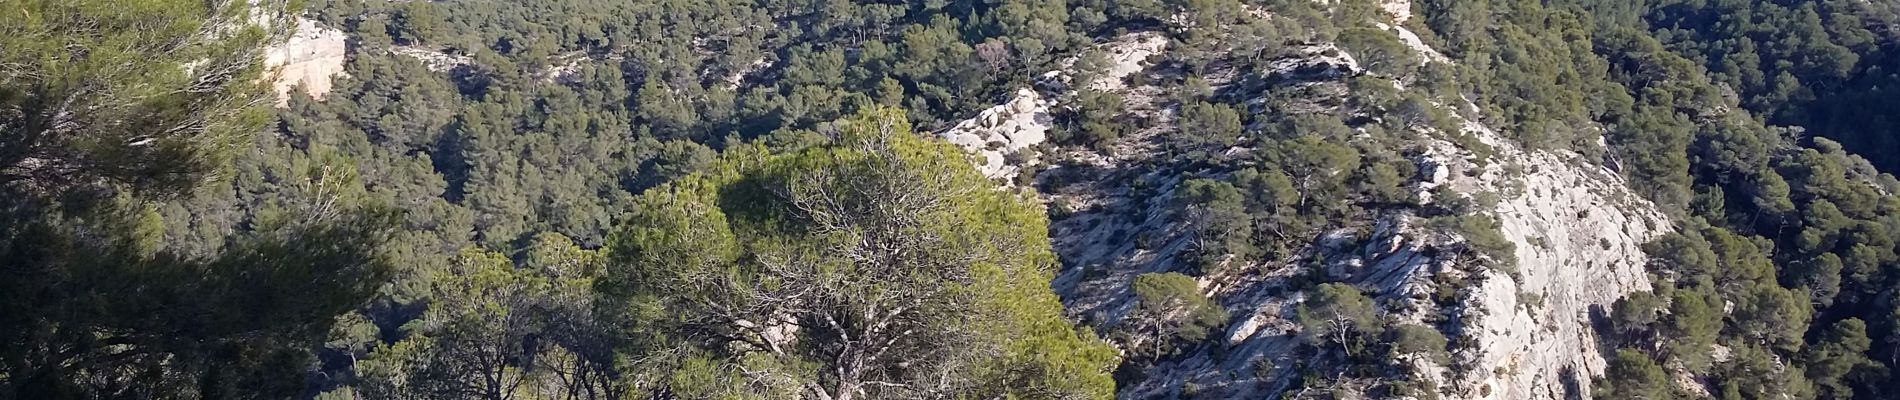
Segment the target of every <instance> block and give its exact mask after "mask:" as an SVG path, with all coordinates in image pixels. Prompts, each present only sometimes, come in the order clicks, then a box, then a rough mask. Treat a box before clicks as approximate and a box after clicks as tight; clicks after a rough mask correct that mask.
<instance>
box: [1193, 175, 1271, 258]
mask: <svg viewBox="0 0 1900 400" xmlns="http://www.w3.org/2000/svg"><path fill="white" fill-rule="evenodd" d="M1243 199H1244V196H1243V195H1242V194H1241V192H1240V190H1239V189H1238V188H1235V187H1234V185H1232V184H1229V183H1227V182H1222V181H1216V180H1211V179H1190V180H1188V181H1186V182H1181V186H1180V187H1178V188H1176V189H1175V192H1174V201H1175V203H1177V204H1179V205H1180V207H1181V208H1182V209H1183V212H1184V213H1185V214H1186V217H1187V218H1186V221H1187V222H1188V224H1189V227H1190V229H1192V231H1193V238H1192V246H1193V248H1191V249H1189V251H1190V252H1191V254H1192V255H1193V257H1194V260H1195V263H1196V265H1197V266H1198V267H1199V271H1200V272H1201V274H1203V275H1215V274H1218V273H1220V272H1223V271H1222V269H1221V267H1223V266H1237V265H1244V264H1245V263H1248V262H1250V261H1252V260H1253V259H1254V257H1256V256H1258V255H1259V254H1258V253H1259V251H1258V250H1257V248H1256V247H1254V244H1253V236H1252V235H1251V233H1252V232H1253V225H1252V221H1251V218H1249V217H1248V215H1247V209H1246V204H1245V203H1244V200H1243Z"/></svg>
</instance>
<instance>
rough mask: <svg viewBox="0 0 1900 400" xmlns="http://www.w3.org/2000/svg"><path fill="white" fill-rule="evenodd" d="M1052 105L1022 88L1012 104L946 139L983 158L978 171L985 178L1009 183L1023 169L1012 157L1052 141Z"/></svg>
mask: <svg viewBox="0 0 1900 400" xmlns="http://www.w3.org/2000/svg"><path fill="white" fill-rule="evenodd" d="M1052 103H1053V102H1052V101H1050V100H1048V99H1044V98H1043V96H1042V94H1041V93H1037V92H1036V91H1034V90H1029V89H1018V90H1017V91H1016V97H1014V98H1012V99H1010V101H1009V102H1008V103H1003V104H1002V105H999V106H996V107H991V108H990V109H988V110H983V111H982V112H980V113H977V115H976V118H971V119H969V120H965V121H963V122H961V123H958V124H957V125H956V126H955V127H952V128H950V129H949V130H947V131H944V132H943V133H942V136H943V138H944V139H947V140H949V141H950V143H955V144H956V145H958V146H963V148H964V149H966V150H970V151H971V152H974V153H976V154H977V156H978V157H981V158H982V160H981V163H979V164H977V170H978V171H981V172H983V175H984V176H988V177H991V178H999V179H1003V180H1005V181H1009V180H1011V179H1012V178H1014V177H1015V176H1016V173H1017V171H1019V170H1020V169H1021V167H1022V166H1021V165H1016V163H1010V162H1007V158H1008V156H1009V155H1011V154H1015V153H1016V152H1018V151H1022V150H1023V149H1026V148H1029V147H1033V146H1035V145H1038V144H1042V142H1043V141H1045V140H1048V135H1049V127H1050V125H1051V124H1053V123H1054V119H1053V118H1052V117H1050V116H1049V107H1050V106H1051V105H1052Z"/></svg>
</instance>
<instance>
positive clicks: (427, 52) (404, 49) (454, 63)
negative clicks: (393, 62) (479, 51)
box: [389, 46, 474, 72]
mask: <svg viewBox="0 0 1900 400" xmlns="http://www.w3.org/2000/svg"><path fill="white" fill-rule="evenodd" d="M389 54H395V55H399V56H404V57H409V58H414V59H416V61H421V62H422V65H423V66H425V67H428V68H429V70H430V71H435V72H448V71H451V70H454V69H455V68H456V67H461V66H464V65H469V63H473V62H474V59H473V58H470V57H469V56H464V55H459V54H449V53H445V52H442V51H440V50H435V49H431V48H426V47H421V46H391V47H390V48H389Z"/></svg>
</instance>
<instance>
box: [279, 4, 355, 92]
mask: <svg viewBox="0 0 1900 400" xmlns="http://www.w3.org/2000/svg"><path fill="white" fill-rule="evenodd" d="M296 21H297V30H296V31H295V32H294V33H293V34H292V35H291V36H290V39H289V40H288V41H285V42H284V43H283V44H280V45H277V46H275V47H271V48H270V49H269V50H267V51H266V52H265V53H264V65H265V67H266V68H269V69H271V70H273V71H275V72H276V74H277V76H276V79H275V80H273V81H272V87H273V88H275V89H276V90H277V99H278V100H277V105H278V107H283V106H286V105H288V104H289V101H290V91H291V90H292V89H294V88H296V87H297V85H298V84H302V85H303V88H304V93H305V94H308V95H310V97H313V98H316V99H319V100H321V99H323V95H325V94H329V93H330V82H331V80H332V79H335V78H336V77H337V76H348V75H347V74H346V73H345V72H343V63H344V62H345V61H347V60H348V57H349V47H348V45H347V42H348V40H349V39H348V37H346V36H345V35H344V33H343V31H340V30H336V29H331V28H327V27H324V26H322V25H321V24H319V23H317V21H313V20H310V19H307V18H301V17H299V18H297V19H296Z"/></svg>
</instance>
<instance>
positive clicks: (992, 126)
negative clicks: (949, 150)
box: [939, 32, 1168, 184]
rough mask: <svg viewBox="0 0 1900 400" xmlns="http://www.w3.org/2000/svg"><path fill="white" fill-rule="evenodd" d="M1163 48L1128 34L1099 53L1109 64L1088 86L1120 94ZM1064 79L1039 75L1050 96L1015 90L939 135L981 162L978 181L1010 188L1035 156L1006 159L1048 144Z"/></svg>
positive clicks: (1059, 74)
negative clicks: (1001, 183)
mask: <svg viewBox="0 0 1900 400" xmlns="http://www.w3.org/2000/svg"><path fill="white" fill-rule="evenodd" d="M1167 45H1168V40H1167V38H1166V37H1163V36H1161V35H1160V34H1157V33H1153V32H1141V33H1132V34H1128V35H1124V36H1122V37H1121V38H1119V39H1118V40H1115V41H1114V42H1111V43H1108V44H1105V45H1103V50H1104V51H1106V52H1107V53H1108V54H1109V60H1110V62H1111V64H1110V65H1109V66H1108V68H1107V71H1105V72H1103V73H1102V74H1101V76H1099V77H1098V78H1096V80H1095V81H1094V82H1089V84H1090V85H1091V86H1092V87H1094V88H1096V89H1098V90H1122V89H1123V86H1124V85H1123V84H1122V81H1123V79H1125V78H1127V77H1128V76H1129V75H1133V74H1135V73H1137V72H1140V71H1141V70H1142V69H1144V68H1146V67H1147V65H1146V61H1147V60H1148V57H1149V56H1152V55H1154V54H1156V53H1160V52H1161V51H1162V50H1163V49H1165V48H1166V47H1167ZM1073 62H1074V61H1073V60H1070V61H1069V63H1071V64H1072V63H1073ZM1068 77H1069V74H1068V73H1067V72H1065V71H1051V72H1049V73H1048V74H1044V75H1043V79H1044V80H1046V81H1054V82H1055V83H1057V84H1056V85H1052V86H1053V89H1052V91H1054V93H1048V92H1043V91H1038V90H1034V89H1029V88H1023V89H1018V90H1016V95H1015V97H1012V98H1011V99H1010V100H1009V101H1008V102H1005V103H1003V104H1001V105H997V106H995V107H991V108H989V109H987V110H983V111H981V112H978V113H977V115H976V117H975V118H971V119H968V120H964V121H963V122H959V123H957V125H956V126H953V127H951V128H950V129H947V130H944V131H943V132H941V133H940V134H939V135H940V136H942V137H943V138H944V139H946V140H949V141H950V142H951V143H955V144H957V145H958V146H962V147H963V148H964V149H966V150H969V151H971V152H973V153H976V154H977V156H978V157H981V159H980V160H979V161H980V162H979V163H978V164H977V169H978V170H979V171H981V172H982V173H983V175H984V176H988V177H990V178H996V179H1001V180H1003V181H1004V182H1006V183H1007V184H1013V182H1014V178H1015V177H1016V175H1017V174H1018V173H1019V172H1020V171H1022V170H1023V168H1026V167H1029V166H1032V165H1034V164H1033V163H1034V162H1035V157H1012V156H1015V155H1017V154H1018V153H1019V152H1022V151H1023V150H1025V149H1029V148H1032V147H1036V146H1037V145H1040V144H1042V143H1043V142H1045V141H1047V140H1048V137H1049V129H1051V128H1052V127H1053V125H1054V123H1055V121H1054V118H1053V117H1052V116H1051V115H1050V112H1051V109H1052V107H1054V106H1055V100H1054V99H1055V98H1056V97H1060V96H1064V95H1066V94H1068V93H1069V92H1070V91H1069V90H1068V86H1069V84H1068V82H1067V81H1068V79H1069V78H1068Z"/></svg>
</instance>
